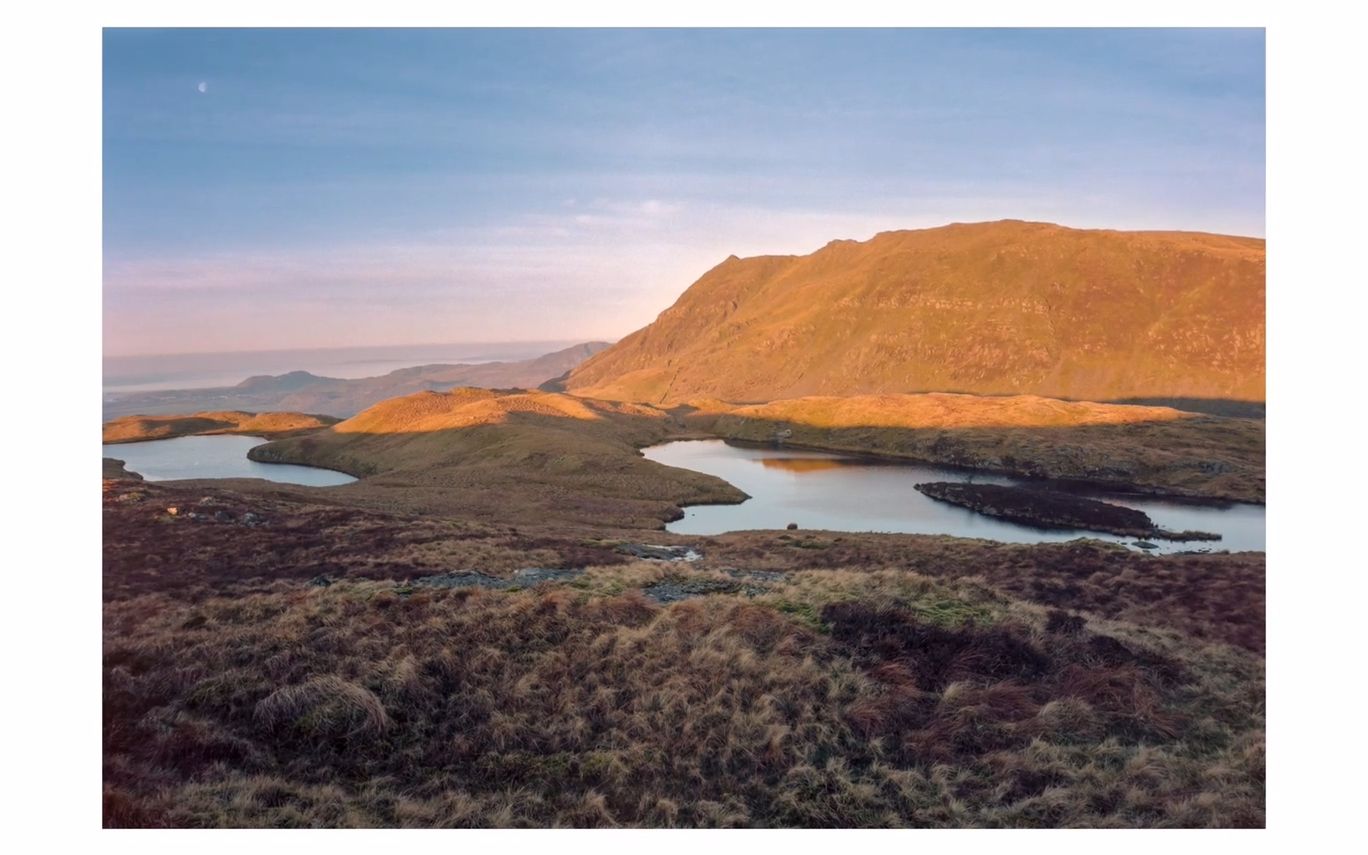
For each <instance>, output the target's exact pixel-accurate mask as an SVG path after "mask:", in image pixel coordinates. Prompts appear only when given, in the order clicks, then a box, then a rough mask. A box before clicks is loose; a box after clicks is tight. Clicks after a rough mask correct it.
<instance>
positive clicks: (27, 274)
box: [0, 0, 1368, 853]
mask: <svg viewBox="0 0 1368 855" xmlns="http://www.w3.org/2000/svg"><path fill="white" fill-rule="evenodd" d="M888 5H889V4H885V3H874V2H854V0H847V2H842V3H839V4H830V5H828V6H827V7H826V8H823V9H811V10H805V9H800V8H798V7H796V5H794V4H789V3H767V4H754V3H752V4H745V5H744V6H743V5H742V4H739V3H736V2H730V3H721V2H695V3H689V4H687V5H681V6H679V7H676V8H665V9H647V8H645V7H644V5H637V4H632V5H629V4H626V3H610V2H578V3H573V4H565V3H561V4H555V3H550V2H544V3H521V4H513V3H507V2H505V3H500V4H491V6H490V7H485V8H480V9H473V8H468V7H455V6H452V5H449V4H442V5H439V4H436V3H423V2H402V0H391V2H386V3H383V4H377V3H365V2H356V0H344V1H343V2H333V3H329V4H326V5H322V4H320V5H319V6H315V7H312V8H310V7H308V6H305V5H303V4H295V5H288V4H286V3H284V2H279V0H277V2H252V0H248V1H247V2H236V3H232V4H187V3H185V2H183V0H182V1H181V2H123V3H120V4H118V5H117V6H115V5H114V4H108V5H107V6H105V7H97V6H95V4H91V6H90V7H87V8H85V9H73V8H71V7H70V6H69V5H63V6H57V5H55V4H54V5H51V6H48V7H46V8H39V7H38V6H37V5H36V4H30V5H28V6H25V7H22V11H21V12H19V13H18V14H16V8H18V7H16V8H11V9H10V10H9V14H8V15H7V21H6V26H5V28H4V39H5V46H4V48H5V49H4V50H3V51H0V62H3V72H4V75H3V78H0V79H3V80H5V84H4V85H5V89H6V96H7V97H6V99H5V101H4V102H0V103H4V105H5V113H6V118H7V119H8V121H7V122H6V125H7V127H8V130H7V131H6V141H5V146H6V157H5V161H6V163H5V168H6V173H7V179H8V180H7V184H8V185H9V186H8V187H7V191H6V201H5V208H6V211H7V213H8V214H9V216H8V217H7V218H6V220H7V229H6V232H7V237H8V238H9V240H7V241H6V245H7V253H6V258H5V260H6V262H7V264H6V266H7V267H9V268H11V269H10V270H9V271H7V272H8V273H9V275H8V276H6V277H5V280H4V281H5V283H6V285H7V286H8V287H7V288H6V298H7V299H6V306H5V312H4V313H3V317H4V333H5V335H4V336H3V340H4V342H5V348H6V356H7V357H8V358H7V359H6V360H5V365H6V369H7V370H6V374H7V378H8V379H9V381H10V382H9V383H7V384H6V389H5V391H6V393H7V394H6V397H5V400H6V413H7V414H8V415H9V418H7V420H6V421H7V423H8V424H9V425H10V426H11V427H12V428H13V430H12V431H11V432H10V433H9V436H10V437H11V453H10V456H9V461H8V462H9V464H10V465H9V467H8V469H9V475H10V478H9V485H8V489H7V490H6V493H7V494H8V495H9V498H10V500H11V501H10V502H7V503H6V505H7V510H5V511H4V517H3V518H5V519H6V523H7V525H6V533H7V538H6V540H7V541H9V543H10V545H11V550H10V552H9V556H8V557H9V560H8V561H6V562H5V568H6V570H7V571H8V575H9V580H8V581H9V586H8V591H7V593H8V595H9V600H10V601H9V607H10V608H9V613H10V614H9V618H10V619H9V620H8V621H6V622H4V632H5V636H4V640H5V648H4V649H5V651H6V657H7V665H9V666H10V667H9V669H8V673H7V675H6V676H7V680H6V682H7V688H8V691H7V692H6V695H7V703H6V706H7V707H8V710H7V713H8V715H7V716H6V719H7V722H8V724H9V727H8V728H7V730H8V734H9V746H8V750H7V751H6V756H7V758H12V762H11V763H10V764H7V765H8V767H9V768H8V769H7V772H8V774H7V775H6V778H7V780H8V781H9V783H10V785H11V787H12V788H14V790H17V792H15V791H11V793H9V794H8V798H7V805H6V806H7V808H8V811H7V813H9V814H10V816H11V817H12V818H13V819H14V820H16V821H15V822H12V823H10V827H9V828H8V829H7V834H6V837H7V839H8V840H9V841H10V842H11V845H15V844H17V845H18V846H20V847H23V848H22V849H21V850H20V851H27V849H28V848H29V846H28V845H25V844H37V846H42V847H43V848H45V849H46V848H49V847H52V846H53V844H55V843H62V844H72V845H73V846H74V847H79V850H78V851H83V850H86V849H87V848H93V847H94V846H99V847H102V848H103V849H104V850H106V851H115V852H121V851H137V852H147V851H163V850H166V851H171V850H180V849H183V848H184V847H186V846H194V847H196V848H197V849H201V850H203V851H208V852H220V851H222V852H228V851H236V850H237V849H239V848H240V847H242V846H244V845H249V846H252V847H253V848H261V847H265V848H266V849H267V850H270V851H275V850H276V849H284V848H285V847H290V848H295V847H298V846H300V845H301V844H302V845H305V846H311V845H324V846H327V847H329V849H330V850H335V851H341V852H351V851H368V852H369V851H373V850H374V848H375V847H376V846H377V845H378V846H400V847H403V848H404V849H405V850H418V851H428V850H434V851H435V850H438V849H440V850H442V851H448V850H450V849H451V847H453V846H454V847H461V846H471V847H480V848H483V847H488V846H491V845H493V846H495V847H512V848H515V849H521V848H524V847H525V848H527V849H529V850H533V849H536V850H541V851H543V852H544V851H545V850H546V848H547V847H554V848H555V850H556V851H557V852H558V853H559V852H568V853H575V852H581V851H583V852H589V851H593V852H595V853H597V852H601V851H602V850H604V848H605V847H606V848H608V849H610V850H619V851H628V850H638V851H639V850H640V849H642V848H644V847H649V848H650V849H652V850H654V851H661V852H676V851H677V852H685V851H689V852H692V851H693V850H696V849H697V848H698V847H700V846H705V847H708V849H709V850H711V849H714V848H716V847H721V848H723V849H739V848H741V847H742V846H755V845H757V844H760V845H767V846H773V847H781V848H783V849H784V850H796V851H813V852H823V853H829V851H830V850H831V848H832V847H833V846H838V845H842V844H847V845H848V844H853V845H856V846H859V847H862V848H863V847H884V846H887V847H889V848H893V847H905V846H921V845H933V846H934V845H943V846H948V847H953V848H955V849H956V850H963V849H964V848H965V847H968V848H969V849H970V850H971V851H977V850H980V849H983V850H987V849H990V848H991V849H993V850H997V849H1000V848H1001V847H1003V846H1008V847H1011V848H1012V849H1013V850H1018V849H1021V848H1023V847H1024V848H1025V849H1026V850H1027V851H1030V850H1034V849H1039V850H1047V849H1048V850H1056V849H1059V848H1060V847H1064V848H1066V849H1073V848H1078V849H1080V850H1082V849H1087V850H1095V849H1099V848H1105V849H1108V850H1112V851H1121V852H1125V851H1141V850H1142V849H1143V850H1150V849H1153V848H1154V847H1155V846H1162V847H1164V848H1165V849H1166V850H1176V851H1188V850H1195V849H1198V848H1201V849H1206V848H1210V847H1213V846H1219V847H1225V846H1232V847H1233V846H1238V847H1240V848H1241V849H1242V850H1249V851H1264V850H1274V851H1283V850H1286V849H1290V848H1292V847H1293V846H1298V847H1301V846H1308V845H1309V846H1315V845H1316V844H1317V843H1323V844H1329V843H1331V842H1332V841H1334V840H1335V839H1336V835H1337V834H1338V833H1339V832H1344V833H1346V834H1349V833H1352V832H1350V831H1349V828H1348V825H1349V823H1351V822H1353V821H1354V820H1355V819H1357V816H1356V808H1357V807H1358V801H1359V800H1358V798H1357V795H1358V792H1359V786H1360V783H1359V780H1358V774H1357V773H1359V771H1360V769H1361V768H1362V767H1361V765H1360V762H1359V761H1360V760H1361V758H1360V757H1359V756H1358V755H1361V754H1362V748H1361V746H1360V744H1359V733H1360V731H1359V725H1360V723H1359V721H1358V715H1357V710H1358V709H1359V707H1357V706H1356V705H1354V704H1352V703H1351V702H1350V701H1349V695H1350V693H1352V692H1353V691H1354V689H1356V688H1357V686H1356V685H1355V684H1356V683H1357V678H1358V677H1359V674H1360V669H1359V668H1358V667H1355V666H1356V665H1357V662H1356V661H1354V660H1352V659H1348V656H1347V654H1348V653H1350V652H1351V651H1352V652H1357V651H1358V650H1359V649H1361V648H1362V646H1363V644H1362V638H1361V636H1359V637H1356V636H1354V635H1351V634H1350V630H1349V628H1350V627H1355V624H1356V623H1358V622H1359V621H1360V620H1361V618H1359V613H1360V611H1361V605H1360V603H1361V602H1362V601H1361V598H1360V596H1359V595H1360V594H1361V590H1362V582H1361V581H1360V578H1359V577H1360V575H1361V574H1362V573H1363V567H1362V565H1363V559H1362V558H1360V557H1358V556H1357V554H1356V551H1355V550H1354V549H1353V546H1354V544H1353V533H1354V532H1355V530H1356V526H1354V525H1352V524H1351V523H1350V519H1349V514H1350V513H1351V512H1352V511H1357V510H1358V509H1357V508H1356V507H1344V506H1337V505H1336V503H1335V501H1334V499H1335V496H1336V495H1337V492H1338V490H1337V488H1336V486H1335V484H1336V482H1341V481H1343V480H1344V479H1348V478H1354V477H1355V476H1358V475H1359V474H1360V473H1361V470H1362V465H1361V464H1360V463H1359V461H1360V460H1361V457H1362V451H1361V449H1362V437H1361V433H1362V431H1361V429H1360V427H1359V426H1360V422H1359V419H1360V418H1362V417H1363V416H1362V415H1361V414H1360V411H1362V410H1363V406H1362V404H1361V403H1360V401H1361V395H1360V393H1359V385H1360V375H1361V374H1362V372H1363V369H1364V367H1365V363H1366V362H1368V360H1365V359H1364V357H1363V355H1362V349H1361V344H1360V342H1361V341H1362V338H1363V335H1364V333H1363V332H1362V331H1361V329H1360V327H1361V320H1360V319H1361V318H1363V317H1364V316H1363V315H1362V314H1361V313H1360V312H1358V311H1357V310H1358V309H1360V308H1362V303H1363V299H1362V297H1361V293H1360V292H1361V290H1362V288H1363V284H1362V283H1363V270H1364V268H1365V262H1364V259H1363V258H1362V257H1361V256H1360V253H1359V252H1358V251H1357V250H1358V247H1359V246H1360V245H1361V244H1362V243H1363V242H1364V239H1363V237H1362V233H1363V227H1362V225H1361V222H1362V217H1361V215H1359V208H1360V207H1361V206H1362V204H1363V193H1364V182H1363V179H1364V168H1363V165H1362V163H1363V159H1362V155H1361V151H1360V149H1361V148H1362V147H1363V138H1362V136H1361V134H1360V132H1359V130H1358V127H1357V124H1358V122H1359V121H1360V115H1361V112H1362V108H1361V104H1362V101H1363V94H1362V92H1361V91H1359V90H1358V88H1357V87H1356V86H1355V84H1356V83H1358V82H1361V81H1362V80H1364V79H1365V77H1366V76H1365V74H1364V69H1363V63H1362V59H1361V57H1362V54H1363V47H1362V44H1361V35H1360V34H1359V30H1358V28H1357V27H1356V26H1354V21H1353V20H1352V19H1350V18H1349V17H1347V16H1345V17H1338V16H1335V15H1334V13H1335V11H1337V9H1336V7H1335V6H1332V5H1329V4H1326V5H1323V6H1319V7H1318V5H1317V4H1314V3H1301V4H1295V7H1293V6H1290V5H1285V6H1284V7H1282V8H1281V9H1279V8H1275V7H1274V5H1273V4H1268V3H1248V2H1242V3H1233V2H1228V3H1201V2H1193V0H1187V2H1148V3H1145V4H1142V5H1138V6H1136V7H1132V8H1124V7H1121V6H1119V5H1116V6H1112V5H1109V4H1100V3H1096V2H1051V0H1036V2H1031V3H1021V2H1009V0H999V2H979V3H976V4H974V5H973V7H965V6H964V5H962V4H960V5H954V6H952V5H951V4H935V5H934V6H932V7H930V8H926V7H922V8H918V7H913V6H911V5H910V4H908V5H906V6H904V7H903V8H900V9H896V10H892V11H890V10H889V9H888ZM1289 8H1290V9H1291V11H1287V10H1288V9H1289ZM1340 8H1345V9H1347V8H1348V7H1340ZM1318 12H1319V15H1318ZM565 24H573V25H579V26H596V25H631V26H674V25H691V26H699V25H725V26H747V25H783V26H837V25H839V26H864V25H873V26H1011V25H1029V26H1057V25H1066V26H1081V25H1087V26H1137V25H1139V26H1212V25H1221V26H1267V27H1268V69H1269V87H1268V164H1269V181H1268V196H1267V198H1268V205H1267V224H1268V230H1267V234H1268V240H1269V250H1270V251H1269V291H1268V309H1269V375H1268V390H1269V397H1270V401H1271V404H1272V405H1271V407H1270V409H1269V417H1268V428H1269V483H1270V491H1269V492H1270V501H1269V504H1270V506H1271V507H1272V509H1273V515H1272V517H1271V521H1270V526H1269V545H1270V555H1271V560H1270V563H1269V568H1270V572H1269V591H1268V592H1269V603H1270V607H1269V644H1270V651H1271V652H1270V655H1269V659H1268V662H1269V678H1270V680H1269V686H1270V690H1269V711H1270V716H1269V720H1270V731H1271V734H1270V740H1269V744H1270V752H1269V786H1268V793H1269V811H1268V821H1269V826H1270V829H1269V830H1268V831H1266V832H1253V833H1240V832H1212V833H1170V834H1164V835H1163V836H1162V837H1160V836H1154V835H1146V834H1145V833H1143V832H1084V833H1078V832H1036V833H1029V834H1027V833H1012V834H1011V839H1010V840H1008V839H1007V837H1006V836H1004V835H1003V834H1001V833H999V834H996V835H994V834H993V833H992V832H982V831H958V832H936V833H935V834H936V837H935V838H934V839H933V838H931V837H929V836H927V833H923V832H911V834H912V835H914V836H912V837H909V836H907V834H908V833H902V832H855V834H858V835H859V836H858V837H856V838H854V839H851V840H850V841H848V842H847V840H845V839H839V840H838V839H837V838H836V837H835V836H833V835H835V834H837V833H838V832H766V833H764V838H763V840H762V839H761V838H760V837H759V836H757V835H756V834H744V833H735V834H731V833H708V832H688V833H658V832H618V833H612V834H594V833H556V832H526V833H500V832H465V833H461V834H457V835H449V834H444V833H428V832H421V833H403V834H404V836H403V837H396V836H394V835H395V834H399V833H401V832H349V833H334V834H329V835H328V837H327V838H326V840H317V841H315V840H313V839H307V840H306V839H305V838H303V837H300V836H299V835H297V834H296V835H288V834H286V833H281V832H256V833H251V837H250V838H247V837H243V836H240V834H238V833H233V832H207V833H201V834H195V835H194V836H193V837H191V836H188V833H177V832H170V833H168V832H158V833H147V832H118V831H107V832H101V831H100V830H99V823H100V810H99V802H98V796H97V794H98V792H99V790H100V768H99V759H98V758H99V753H100V747H99V730H98V723H97V718H98V711H99V705H100V692H99V686H100V672H99V657H98V649H99V644H100V642H99V624H100V609H99V605H100V603H99V591H98V581H97V580H98V567H99V562H100V554H99V533H98V529H97V528H96V523H95V522H94V520H95V516H96V513H95V505H94V501H95V500H94V489H93V486H91V485H92V483H93V482H92V475H91V470H92V469H93V462H89V463H88V462H87V460H86V459H85V457H84V452H79V453H73V452H72V451H71V449H81V448H86V447H88V446H92V445H93V444H94V439H95V438H94V425H95V424H96V423H97V421H98V418H97V416H98V406H97V403H96V402H97V400H98V397H97V396H98V393H99V372H100V369H99V364H100V362H99V357H100V346H99V342H100V309H99V305H100V302H99V300H100V233H101V231H100V213H101V212H100V200H99V187H100V173H99V168H100V144H99V140H100V133H99V129H100V119H99V116H100V73H101V72H100V68H101V62H100V46H101V36H100V27H102V26H146V25H159V26H170V25H174V26H210V25H214V26H224V25H230V26H294V25H311V26H317V25H327V26H380V25H384V26H405V25H422V26H434V25H443V26H452V25H464V26H514V25H529V26H530V25H537V26H546V25H565ZM35 434H36V435H35ZM19 443H23V445H22V446H20V445H18V444H19ZM19 448H24V449H25V450H24V451H22V452H21V451H18V449H19ZM1355 464H1358V465H1355ZM1355 516H1357V514H1355ZM1360 525H1361V524H1360ZM1326 531H1329V532H1334V533H1335V535H1336V538H1335V539H1334V540H1330V539H1328V538H1327V539H1326V540H1320V539H1318V538H1320V536H1321V533H1322V532H1326ZM1359 551H1361V550H1359ZM11 716H12V718H11ZM1351 775H1353V777H1352V778H1351V777H1350V776H1351ZM553 834H554V835H555V836H554V837H552V836H550V835H553ZM945 835H953V836H945ZM1354 836H1355V837H1361V834H1355V835H1354ZM1349 839H1353V838H1352V837H1351V838H1349ZM34 848H37V847H36V846H35V847H34ZM63 848H65V847H63ZM1336 848H1338V847H1336Z"/></svg>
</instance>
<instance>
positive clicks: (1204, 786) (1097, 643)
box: [104, 563, 1263, 827]
mask: <svg viewBox="0 0 1368 855" xmlns="http://www.w3.org/2000/svg"><path fill="white" fill-rule="evenodd" d="M687 572H691V571H684V570H678V569H674V568H670V567H668V566H666V565H660V564H651V563H636V564H625V565H620V566H616V567H603V568H592V569H591V570H590V571H589V572H588V573H587V574H585V576H583V577H581V578H579V579H577V580H576V581H575V582H573V583H572V584H569V585H543V586H538V587H535V588H533V589H528V590H509V591H489V590H477V589H460V590H441V589H433V590H429V589H421V590H419V589H415V588H413V587H411V586H407V585H404V584H400V583H395V582H385V581H364V580H362V581H355V582H347V581H343V582H339V583H335V584H333V585H330V586H328V587H324V588H316V587H306V586H299V585H294V586H278V587H276V588H274V589H271V590H267V591H263V592H260V593H255V594H239V595H226V596H221V597H209V598H205V599H200V600H195V601H190V600H183V599H179V598H175V597H172V596H168V595H166V594H160V593H159V594H146V595H142V596H139V597H134V598H131V599H126V600H119V601H114V602H110V603H108V604H107V606H106V618H105V651H104V660H105V690H104V696H105V704H104V716H105V726H104V739H105V822H106V824H107V825H110V826H123V825H140V826H166V825H170V826H338V825H346V826H422V827H449V826H684V827H694V826H860V827H867V826H904V825H917V826H966V825H974V826H990V827H993V826H1013V827H1018V826H1102V827H1112V826H1230V825H1260V824H1262V822H1263V738H1262V726H1263V720H1262V698H1263V682H1262V660H1261V659H1259V658H1258V657H1256V656H1254V655H1251V654H1249V653H1246V652H1242V651H1240V650H1238V649H1236V648H1232V647H1228V646H1224V645H1214V646H1213V645H1203V644H1200V643H1194V642H1193V641H1192V640H1191V639H1190V638H1186V637H1183V636H1180V635H1177V634H1175V633H1171V632H1162V631H1161V632H1155V631H1154V630H1151V629H1147V628H1144V627H1137V626H1134V625H1131V624H1125V623H1118V622H1114V621H1106V620H1101V619H1092V618H1089V617H1086V616H1082V615H1078V614H1074V613H1062V612H1052V611H1051V610H1049V609H1046V608H1044V607H1041V606H1037V605H1033V604H1030V603H1024V602H1022V601H1017V600H1013V599H1011V598H1008V597H1005V596H1003V595H1001V594H999V593H997V592H995V591H993V590H991V589H988V588H985V587H983V586H982V585H980V584H979V583H976V582H972V581H966V582H956V581H938V580H935V579H932V578H929V577H926V576H922V575H919V574H914V573H910V572H907V571H893V570H888V571H879V572H873V573H871V572H863V571H815V570H813V571H801V572H798V573H796V574H792V576H791V577H790V576H789V575H785V574H781V575H780V577H779V578H767V579H766V580H765V581H764V582H763V583H762V584H760V585H759V588H760V589H759V590H753V591H745V590H733V591H730V592H721V591H719V592H716V593H712V594H709V595H706V596H701V597H698V598H695V599H689V600H685V601H682V602H677V603H674V604H672V605H661V604H658V603H655V602H652V601H651V600H649V599H648V598H646V597H645V596H643V593H642V591H641V590H640V589H639V588H638V586H640V585H645V584H651V583H654V582H659V581H660V580H662V579H666V578H670V577H671V576H672V575H676V574H679V573H687ZM702 575H703V576H704V577H707V578H711V579H714V580H718V581H720V580H724V579H732V578H733V577H732V576H730V575H729V574H726V573H725V572H722V571H703V572H702Z"/></svg>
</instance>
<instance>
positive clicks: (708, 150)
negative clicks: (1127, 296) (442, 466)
mask: <svg viewBox="0 0 1368 855" xmlns="http://www.w3.org/2000/svg"><path fill="white" fill-rule="evenodd" d="M1263 45H1264V41H1263V34H1262V31H1257V30H1256V31H1195V30H1173V31H1134V30H1120V31H1067V32H1064V31H1048V30H1040V31H1030V32H1007V31H956V30H950V31H917V30H912V31H895V30H886V31H744V30H743V31H550V32H546V31H499V32H488V31H486V32H470V31H399V32H396V31H345V32H339V31H332V32H320V31H309V30H298V31H269V30H268V31H261V30H256V31H254V30H241V31H218V30H200V31H176V30H163V31H155V32H154V31H138V30H106V31H105V132H104V143H105V171H104V174H105V276H104V278H105V284H104V287H105V315H104V334H105V352H106V353H107V354H116V353H177V352H187V351H190V350H194V351H198V352H205V351H230V350H258V349H285V348H310V347H335V346H347V345H382V344H400V343H405V342H427V341H445V342H451V341H466V340H479V341H517V340H550V339H556V340H561V339H569V338H575V339H580V340H590V339H607V340H612V339H617V338H621V337H622V336H624V335H626V334H628V333H630V332H632V331H633V330H635V329H637V328H639V327H641V326H643V325H644V324H646V323H649V322H650V321H651V320H653V319H654V318H655V316H656V315H657V314H659V313H660V312H661V311H663V310H664V309H666V308H667V307H668V306H669V305H670V304H671V303H672V302H673V301H674V300H675V299H676V298H677V297H678V295H679V294H680V293H682V292H683V290H684V289H685V288H687V287H688V286H689V285H690V284H691V283H692V282H693V281H694V280H696V279H697V278H698V277H699V276H700V275H702V274H703V273H704V272H706V271H707V270H708V269H710V268H711V267H713V266H715V265H716V264H718V263H719V262H721V261H722V260H723V259H725V258H726V257H727V256H729V255H733V254H734V255H739V256H743V257H744V256H748V255H758V254H802V253H807V252H811V251H813V250H816V249H818V248H820V247H821V246H823V245H825V244H826V243H828V242H829V241H831V240H834V239H850V238H853V239H857V240H865V239H868V238H869V237H872V236H873V235H874V234H875V233H877V232H880V231H888V230H894V229H904V228H925V227H930V226H936V225H943V224H945V223H948V222H952V221H960V222H969V221H979V220H996V219H1026V220H1045V221H1050V222H1057V223H1060V224H1062V225H1066V226H1073V227H1084V228H1123V229H1183V230H1198V231H1215V232H1223V233H1230V234H1245V235H1252V236H1262V234H1263V213H1264V212H1263V194H1264V176H1263V169H1264V143H1263V133H1264V104H1263V72H1264V65H1263V49H1264V47H1263ZM187 78H188V79H189V80H190V81H193V86H194V89H195V90H196V91H193V92H190V93H189V97H188V99H187V96H186V94H185V93H186V89H185V88H184V87H185V82H186V80H187ZM210 80H213V81H214V86H213V93H212V95H209V94H208V90H209V83H208V81H210ZM177 81H179V82H177Z"/></svg>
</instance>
